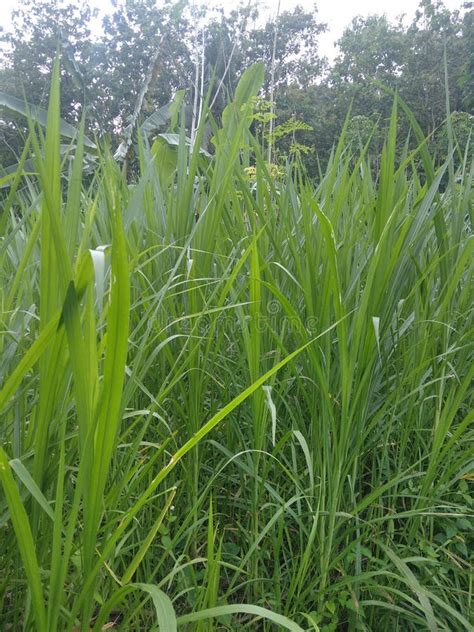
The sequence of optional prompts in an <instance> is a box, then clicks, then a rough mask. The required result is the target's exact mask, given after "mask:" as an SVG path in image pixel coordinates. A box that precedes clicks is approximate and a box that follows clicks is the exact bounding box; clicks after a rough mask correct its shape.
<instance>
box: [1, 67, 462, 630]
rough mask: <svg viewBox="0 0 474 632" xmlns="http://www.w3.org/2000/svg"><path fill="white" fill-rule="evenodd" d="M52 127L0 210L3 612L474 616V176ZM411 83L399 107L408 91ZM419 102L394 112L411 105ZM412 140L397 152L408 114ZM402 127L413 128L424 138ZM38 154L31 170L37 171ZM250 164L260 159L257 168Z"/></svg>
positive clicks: (21, 615) (34, 618) (421, 622)
mask: <svg viewBox="0 0 474 632" xmlns="http://www.w3.org/2000/svg"><path fill="white" fill-rule="evenodd" d="M262 72H263V70H262V68H261V67H260V66H255V67H253V68H252V69H250V70H249V71H248V72H247V73H246V74H245V75H244V78H243V79H242V81H241V83H240V86H239V90H238V91H237V94H236V95H235V100H234V101H233V102H232V103H230V104H229V105H228V107H227V109H226V111H225V113H224V116H223V122H222V124H219V125H218V124H217V123H215V122H212V126H213V129H214V141H215V151H214V152H213V156H212V157H209V156H208V155H206V154H205V153H203V152H200V151H199V149H198V148H199V143H200V138H201V135H202V133H203V126H201V128H200V129H199V130H198V134H197V142H196V145H195V149H194V150H192V149H190V147H189V145H188V144H187V143H186V141H185V132H184V128H182V130H181V141H180V143H179V145H178V146H177V147H171V146H170V147H168V146H165V145H164V144H163V143H162V142H161V141H160V143H156V144H155V145H153V146H152V147H150V146H149V145H148V144H147V142H146V140H142V139H140V143H139V164H138V166H137V169H138V171H139V173H138V175H137V176H136V178H135V179H134V181H133V184H129V183H127V181H126V179H125V178H126V176H125V175H124V172H125V170H123V169H122V168H121V167H120V165H118V164H116V163H115V162H114V160H113V158H112V157H111V155H110V154H109V153H108V151H107V150H106V149H105V148H103V149H99V150H98V151H97V154H96V163H97V167H96V169H95V171H94V173H93V174H92V175H90V174H89V175H87V176H83V174H82V166H83V152H84V149H86V150H88V149H87V147H84V133H83V129H82V128H81V130H79V131H78V134H77V137H76V139H75V140H74V142H73V144H72V145H71V147H70V150H69V154H68V156H69V158H71V160H69V159H68V158H67V157H66V158H64V159H61V153H60V119H59V69H58V66H56V68H55V71H54V75H53V81H52V89H51V98H50V106H49V112H48V122H47V126H46V132H45V133H44V132H43V130H42V129H41V128H37V127H35V125H34V123H33V122H30V136H29V139H28V143H27V148H26V150H25V153H24V155H23V156H22V160H21V162H20V165H19V168H18V173H17V175H16V176H15V177H14V178H13V179H12V181H11V182H10V187H9V189H8V193H7V195H6V196H5V197H4V203H3V210H2V213H1V215H0V228H1V230H2V234H1V242H0V243H1V246H0V278H1V285H0V298H1V306H2V312H1V318H2V325H1V332H0V350H1V354H0V380H1V381H0V384H1V390H0V415H1V426H0V433H1V439H2V444H3V448H2V449H1V451H0V480H1V483H2V486H3V492H4V494H3V495H2V496H1V497H0V516H1V533H2V538H1V542H0V562H1V573H0V576H1V580H0V597H1V599H2V608H1V610H0V624H1V627H2V629H4V630H10V629H11V630H38V631H40V632H43V631H44V632H51V631H53V630H61V631H62V630H65V631H66V630H67V631H71V630H81V631H82V632H84V631H86V630H89V629H92V630H100V629H101V628H102V626H103V625H105V624H107V623H111V622H114V628H113V629H121V630H136V631H140V630H158V629H159V630H160V632H172V631H173V630H176V629H179V630H196V631H198V632H204V631H216V632H217V630H267V631H269V630H280V629H288V630H294V631H297V630H302V629H303V630H321V631H324V632H330V631H331V630H334V631H335V630H349V631H356V630H367V631H374V632H378V631H380V630H387V631H390V632H391V631H396V630H399V631H400V632H402V631H403V632H405V631H407V630H430V631H434V630H445V631H448V630H449V631H453V630H472V629H473V627H472V624H471V623H470V622H471V621H472V619H473V590H474V586H473V566H472V564H473V554H472V551H473V550H474V538H473V533H474V530H473V520H472V518H473V509H474V501H473V494H472V484H473V480H474V450H473V439H474V423H473V422H474V414H473V406H472V403H473V402H472V400H473V391H472V383H473V378H474V361H473V360H474V353H473V318H472V311H473V297H474V292H473V284H472V282H473V277H472V261H473V248H474V241H473V237H472V219H473V216H472V210H473V193H472V189H471V186H472V176H473V173H474V166H473V165H472V164H467V163H466V162H465V163H464V164H463V165H462V167H461V168H459V169H458V170H456V171H455V170H454V168H453V165H452V164H451V163H450V162H449V161H448V163H447V164H444V165H443V166H442V167H441V168H440V169H436V168H435V166H434V164H435V163H434V161H433V159H432V157H431V156H430V155H429V153H428V150H427V149H426V143H425V142H424V139H423V138H422V136H421V132H420V130H419V128H418V126H417V124H416V121H414V120H413V117H412V116H411V114H410V112H409V111H408V110H407V109H406V107H405V105H404V104H403V103H401V104H399V105H398V107H397V103H396V102H395V105H394V108H393V113H392V120H391V124H390V127H389V131H388V132H387V139H386V143H385V147H384V151H383V155H382V156H381V159H380V171H379V173H374V171H373V169H372V168H371V161H370V159H369V156H367V155H366V153H365V151H364V150H361V153H360V155H353V154H350V153H349V150H348V148H347V147H346V144H345V141H344V132H343V134H342V137H341V139H340V141H339V143H338V145H337V147H335V149H334V152H333V155H332V157H331V160H330V163H329V165H328V167H327V169H326V171H325V173H324V174H323V175H322V177H320V178H319V179H318V180H317V182H314V181H313V180H312V178H311V176H312V174H305V173H303V171H302V169H301V168H300V167H299V165H298V164H291V165H287V167H286V170H285V173H284V175H282V176H275V175H273V176H272V175H271V174H270V171H271V169H270V168H269V166H268V165H267V164H266V163H265V159H264V156H265V150H264V148H262V147H261V146H260V145H259V143H258V142H257V140H256V139H255V137H254V136H253V135H252V133H251V131H250V130H251V127H252V106H251V97H252V96H253V95H255V94H256V93H257V92H258V90H259V86H260V82H261V80H262ZM400 106H401V107H400ZM399 109H400V110H401V112H398V110H399ZM398 116H407V117H408V118H409V119H410V123H411V125H412V128H413V134H414V136H415V137H416V138H417V141H418V143H419V146H418V148H417V149H416V150H414V151H412V152H411V153H409V150H408V149H406V150H405V153H404V154H403V155H401V156H400V155H398V154H397V151H396V148H397V138H396V129H397V117H398ZM407 147H408V145H407ZM30 152H32V157H34V165H35V174H36V175H35V174H31V173H29V174H26V173H24V164H25V161H26V159H27V158H28V156H29V154H30ZM248 166H255V168H256V171H255V176H253V175H250V176H249V175H248V174H247V172H246V171H245V169H246V167H248Z"/></svg>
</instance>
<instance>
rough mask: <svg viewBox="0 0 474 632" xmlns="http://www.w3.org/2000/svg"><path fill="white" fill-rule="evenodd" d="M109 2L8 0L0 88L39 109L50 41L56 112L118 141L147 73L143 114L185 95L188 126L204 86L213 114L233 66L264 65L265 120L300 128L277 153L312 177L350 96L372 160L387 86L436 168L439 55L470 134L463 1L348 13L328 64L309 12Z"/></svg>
mask: <svg viewBox="0 0 474 632" xmlns="http://www.w3.org/2000/svg"><path fill="white" fill-rule="evenodd" d="M228 4H229V3H227V6H228ZM274 4H275V5H276V3H274ZM112 5H113V6H112V7H110V12H109V13H108V14H107V15H106V16H105V17H104V19H103V24H102V26H101V27H98V24H97V22H98V19H97V18H94V15H93V14H92V12H91V10H90V8H89V7H88V3H87V1H86V0H80V1H77V2H73V3H69V2H68V0H54V1H52V0H18V4H17V10H16V11H15V13H14V16H13V20H12V25H11V28H10V29H9V30H7V31H5V32H4V33H3V34H0V45H1V49H0V50H1V52H2V54H1V55H0V91H2V92H5V93H8V94H10V95H13V96H16V97H18V98H20V99H23V98H24V96H25V95H26V97H27V98H28V100H29V102H30V103H32V104H36V105H42V106H43V107H44V106H45V105H46V103H47V97H48V92H49V76H50V72H51V68H52V63H53V59H54V57H55V54H56V50H57V48H58V44H59V45H60V47H61V50H62V51H63V61H64V63H63V69H62V100H61V115H62V117H63V118H64V119H65V120H66V121H68V122H69V123H73V124H75V123H77V122H78V121H79V119H80V117H81V107H82V106H83V105H84V104H85V105H86V107H87V110H88V114H87V131H88V133H89V135H91V136H93V135H94V134H99V135H101V136H103V135H104V134H105V133H108V134H110V135H111V136H112V137H113V138H114V140H116V138H117V137H119V136H121V135H123V133H124V130H126V128H127V126H128V124H129V117H130V116H131V115H132V113H133V112H134V107H135V103H136V99H137V97H138V95H139V94H140V91H141V89H142V86H143V84H144V81H145V78H146V77H147V75H149V76H150V81H149V85H148V89H147V94H146V96H145V99H144V103H143V107H142V108H141V111H140V116H141V117H142V119H145V118H146V117H147V116H149V115H151V114H152V113H153V112H155V111H156V110H158V109H159V108H160V107H162V106H164V105H166V104H167V103H168V102H169V101H170V100H171V99H172V98H173V96H174V95H175V93H176V91H177V90H179V89H184V90H186V95H185V103H186V112H187V124H188V125H187V126H188V128H191V127H192V126H193V121H194V122H195V121H196V119H197V118H198V116H197V114H198V113H199V111H202V108H200V101H202V97H203V96H205V95H206V94H208V92H209V93H210V99H209V105H212V107H211V110H212V113H213V114H214V116H216V117H219V116H220V115H221V113H222V110H223V108H224V107H225V104H226V103H227V99H228V95H233V94H234V92H235V88H236V85H237V82H238V79H239V77H240V76H241V74H242V72H243V71H244V70H245V68H248V67H249V66H250V65H252V64H253V63H255V62H260V61H261V62H263V63H264V64H265V66H266V68H267V71H268V72H267V74H266V78H265V84H264V89H263V92H262V96H264V98H265V99H266V100H268V101H270V100H274V101H275V103H276V108H275V111H276V114H277V119H276V121H275V124H276V125H281V124H283V125H285V124H288V121H291V120H297V121H302V122H304V123H305V124H306V127H305V128H303V129H301V128H296V130H295V128H294V127H291V126H290V127H289V128H285V127H284V128H280V134H279V135H278V136H277V138H276V139H275V140H276V142H275V148H276V151H275V160H276V159H279V160H280V161H281V162H282V164H284V162H285V160H286V158H287V157H288V156H289V155H291V154H292V153H295V152H299V153H300V154H302V157H303V159H304V162H305V165H306V166H307V168H308V170H309V173H310V174H311V175H317V174H318V161H319V165H320V166H322V167H323V168H325V166H326V164H327V162H328V160H329V156H330V153H331V150H332V148H333V146H334V144H335V143H336V142H337V139H338V137H339V135H340V133H341V130H342V127H343V124H344V121H345V119H346V115H347V112H348V110H349V106H350V105H351V104H352V110H351V119H352V120H351V123H350V129H349V131H348V135H349V137H351V136H352V137H355V138H356V139H357V138H358V137H359V136H361V137H362V142H363V144H365V142H366V140H367V139H368V138H369V137H371V138H372V146H371V149H372V154H373V155H374V156H380V153H381V150H382V145H383V138H384V134H385V131H386V128H387V127H388V124H389V120H390V111H391V106H392V95H391V94H389V93H387V92H385V91H384V89H383V88H387V87H388V88H391V89H393V90H395V89H396V90H397V91H398V93H399V94H400V95H401V97H402V98H403V99H404V100H405V102H406V103H408V105H409V106H410V108H411V109H412V111H413V112H414V114H415V116H416V119H417V120H418V122H419V123H420V125H421V128H422V130H423V132H424V133H425V135H427V136H429V140H428V142H429V145H430V151H431V152H432V153H433V155H435V156H436V157H437V158H436V159H437V160H438V162H439V163H442V162H443V161H444V159H445V158H446V155H447V152H448V141H447V138H446V127H445V126H444V121H445V119H446V82H445V66H444V55H445V52H446V67H447V76H448V79H449V81H448V86H447V87H448V94H449V98H450V108H451V111H452V112H453V113H454V114H453V122H452V130H453V133H454V134H455V136H456V137H457V140H458V141H459V144H460V146H461V147H462V148H464V147H465V145H466V142H467V138H468V136H469V132H470V131H472V128H473V121H474V119H473V115H474V101H473V95H474V83H473V77H474V45H473V42H474V10H473V8H472V3H469V2H465V3H464V4H462V3H461V2H460V6H459V10H457V11H449V10H448V9H447V8H446V7H445V6H444V5H443V3H442V2H440V1H439V0H422V1H421V2H420V4H419V7H418V9H417V10H416V12H415V11H414V15H409V16H406V19H405V21H402V20H400V21H399V22H394V23H391V22H390V21H388V20H387V19H386V18H385V17H384V16H376V15H375V16H374V15H372V16H365V17H356V18H354V19H353V21H352V22H351V23H350V24H348V26H347V29H346V30H345V32H344V34H343V35H342V37H341V38H340V40H339V42H338V45H339V49H338V55H337V56H336V58H335V60H334V61H333V62H331V63H329V62H328V60H327V59H325V58H324V57H323V56H322V55H321V52H320V48H319V41H320V37H321V34H322V33H323V32H324V30H325V25H324V24H322V23H321V21H320V19H319V18H318V13H317V7H316V6H315V8H314V10H312V11H311V10H303V9H302V8H300V7H297V8H295V9H293V10H291V11H282V12H281V13H280V15H278V16H275V15H274V16H273V17H272V18H271V19H268V21H265V20H264V19H263V16H262V15H261V13H262V12H261V11H260V17H259V8H258V6H257V3H255V2H247V0H245V1H244V2H242V3H241V4H240V5H239V4H238V3H235V9H234V10H233V11H231V12H229V11H227V12H223V11H216V10H210V9H209V8H207V6H206V3H204V2H202V3H200V4H199V8H198V7H197V3H194V2H193V3H190V2H188V1H186V0H179V1H178V0H168V1H166V2H165V1H163V2H156V1H155V0H126V1H123V2H116V3H112ZM414 9H415V7H414ZM348 20H349V16H348ZM1 104H2V100H1V96H0V105H1ZM23 123H24V121H23V119H21V118H17V119H12V117H11V115H10V114H8V116H5V114H1V113H0V140H2V141H3V143H2V146H1V147H0V167H3V168H5V167H8V166H10V165H11V164H15V163H16V160H17V157H18V154H19V153H20V152H21V148H22V147H23V142H24V138H22V137H21V134H19V131H22V130H23V129H24V125H23ZM401 125H402V129H401V130H400V139H401V142H402V143H403V142H404V141H405V139H406V137H407V134H408V132H409V129H408V126H407V125H406V124H405V122H404V121H402V122H401ZM308 126H309V128H308ZM285 129H286V131H287V133H286V134H282V132H283V131H285ZM293 131H294V132H295V133H293ZM209 135H210V133H209V134H206V137H205V139H204V142H207V138H208V137H209ZM414 146H415V145H413V147H414ZM208 149H209V150H211V149H212V148H211V147H208ZM399 151H400V152H401V151H403V145H402V147H400V148H399Z"/></svg>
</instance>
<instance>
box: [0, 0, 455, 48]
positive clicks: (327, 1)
mask: <svg viewBox="0 0 474 632" xmlns="http://www.w3.org/2000/svg"><path fill="white" fill-rule="evenodd" d="M255 3H256V2H255V0H253V1H251V4H252V5H254V4H255ZM18 4H19V2H18V0H0V24H1V26H3V27H4V28H6V29H8V27H9V25H10V14H11V11H12V10H13V9H14V8H15V7H17V6H18ZM89 4H90V5H91V7H96V8H98V9H99V12H100V15H99V18H98V19H97V21H96V25H95V27H94V29H97V31H99V30H100V21H101V18H102V16H103V15H104V14H105V13H107V12H110V11H111V8H112V4H111V2H110V0H89ZM157 4H160V3H159V2H158V3H157ZM192 4H195V5H199V4H201V5H202V4H206V6H207V7H209V8H214V7H218V6H223V7H224V8H225V9H226V10H228V11H231V10H232V9H234V8H235V7H236V5H237V0H232V1H229V0H221V1H220V0H205V2H204V0H194V2H193V3H192ZM298 4H299V5H301V6H302V7H303V8H304V9H305V10H311V9H312V8H313V7H314V0H281V11H286V10H289V9H292V8H293V7H295V6H296V5H298ZM316 4H317V7H318V17H319V21H320V22H326V23H327V25H328V32H327V33H325V34H324V35H321V36H320V39H319V42H320V52H321V54H322V55H326V56H327V57H328V58H329V59H330V60H332V59H334V57H335V55H336V54H337V49H336V48H335V47H334V43H335V41H336V40H337V39H339V37H341V35H342V33H343V31H344V28H345V27H346V26H348V25H349V24H350V22H351V20H352V18H353V17H355V16H356V15H363V16H366V15H372V14H379V15H380V14H385V15H386V16H387V18H388V19H390V20H395V19H396V18H397V16H399V15H402V14H404V15H406V21H408V22H410V21H411V20H412V18H413V16H414V15H415V11H416V9H417V7H418V4H419V3H418V0H397V1H396V2H393V0H357V2H355V1H354V0H322V1H321V2H317V3H316ZM444 4H445V6H446V7H447V8H448V9H450V10H451V11H453V10H455V9H459V8H460V7H461V6H462V0H444ZM260 6H261V7H262V9H261V13H262V17H264V18H265V17H272V16H274V15H275V13H276V10H277V6H278V0H263V1H262V2H260Z"/></svg>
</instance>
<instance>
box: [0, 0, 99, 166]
mask: <svg viewBox="0 0 474 632" xmlns="http://www.w3.org/2000/svg"><path fill="white" fill-rule="evenodd" d="M91 18H92V13H91V10H90V8H89V6H88V5H87V3H86V2H85V0H81V1H80V2H77V3H74V4H73V3H70V4H69V3H65V2H60V1H59V0H53V1H51V0H22V2H21V3H20V4H19V6H18V8H17V9H16V10H15V11H14V12H13V14H12V30H11V31H10V32H3V33H2V35H1V38H0V41H1V43H2V47H3V49H4V53H3V59H2V68H1V72H0V90H1V91H3V92H7V93H9V94H12V95H13V96H16V97H18V98H20V99H23V98H26V99H27V100H28V101H29V102H30V103H33V104H36V105H46V100H47V95H48V90H49V78H50V71H51V68H52V63H53V60H54V57H55V55H56V53H57V51H58V48H61V50H62V51H63V67H62V77H61V80H62V86H61V116H62V117H63V118H65V119H66V120H68V121H70V122H77V121H78V119H79V117H80V110H81V104H82V103H83V102H84V98H85V90H86V86H88V85H90V84H91V83H92V82H93V81H94V68H93V63H92V59H93V54H94V43H93V42H92V41H91V31H90V26H89V25H90V20H91ZM24 127H25V121H24V119H23V118H20V117H15V116H12V115H11V114H9V116H8V122H7V120H6V119H4V120H3V121H2V122H1V133H2V136H3V139H2V140H3V141H4V144H3V147H2V152H1V153H0V164H2V165H4V166H6V165H7V164H10V163H12V162H14V161H15V156H16V155H18V153H19V152H20V150H21V145H22V143H23V141H22V137H21V134H20V132H21V130H23V129H24Z"/></svg>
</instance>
